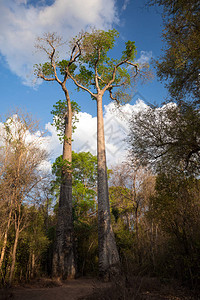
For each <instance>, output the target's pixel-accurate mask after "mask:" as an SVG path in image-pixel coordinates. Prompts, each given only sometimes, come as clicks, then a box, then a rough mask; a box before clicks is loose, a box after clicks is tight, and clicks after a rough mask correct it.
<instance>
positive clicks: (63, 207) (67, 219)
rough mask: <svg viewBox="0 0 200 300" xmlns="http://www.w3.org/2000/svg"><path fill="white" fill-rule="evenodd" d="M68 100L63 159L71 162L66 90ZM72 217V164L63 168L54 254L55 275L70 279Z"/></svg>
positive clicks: (73, 271)
mask: <svg viewBox="0 0 200 300" xmlns="http://www.w3.org/2000/svg"><path fill="white" fill-rule="evenodd" d="M65 95H66V99H67V102H68V111H67V114H66V118H65V137H64V142H63V160H67V161H68V162H69V164H71V161H72V110H71V102H70V99H69V95H68V92H67V91H65ZM73 235H74V234H73V219H72V173H71V165H69V166H68V167H64V168H63V170H62V178H61V187H60V199H59V208H58V221H57V228H56V239H55V247H54V254H53V264H52V275H53V277H57V278H62V279H69V278H74V277H75V275H76V262H75V255H74V237H73Z"/></svg>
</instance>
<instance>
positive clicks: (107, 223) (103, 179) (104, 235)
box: [97, 95, 119, 279]
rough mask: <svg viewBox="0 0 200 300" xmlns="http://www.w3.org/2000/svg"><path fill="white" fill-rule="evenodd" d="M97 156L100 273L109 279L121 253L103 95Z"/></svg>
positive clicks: (98, 99)
mask: <svg viewBox="0 0 200 300" xmlns="http://www.w3.org/2000/svg"><path fill="white" fill-rule="evenodd" d="M97 158H98V243H99V275H100V276H102V277H104V278H105V279H108V278H109V277H110V276H111V275H112V274H113V273H114V274H115V273H118V272H119V255H118V251H117V247H116V243H115V237H114V233H113V230H112V226H111V216H110V205H109V193H108V180H107V166H106V152H105V137H104V122H103V108H102V95H100V96H99V97H98V98H97Z"/></svg>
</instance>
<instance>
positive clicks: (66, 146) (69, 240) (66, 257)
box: [35, 33, 79, 278]
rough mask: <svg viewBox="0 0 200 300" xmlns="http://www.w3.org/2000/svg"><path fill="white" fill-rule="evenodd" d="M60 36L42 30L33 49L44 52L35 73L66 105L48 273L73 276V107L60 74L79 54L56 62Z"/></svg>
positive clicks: (60, 41)
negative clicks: (60, 93) (57, 90)
mask: <svg viewBox="0 0 200 300" xmlns="http://www.w3.org/2000/svg"><path fill="white" fill-rule="evenodd" d="M63 44H64V43H63V42H62V39H61V37H59V36H57V35H56V34H55V33H46V34H44V36H43V37H41V38H38V40H37V44H36V48H37V49H39V50H41V51H43V52H45V53H46V54H47V57H48V61H47V62H46V63H44V64H37V65H35V74H36V75H37V77H38V78H41V79H43V80H45V81H48V82H54V81H55V82H56V83H57V84H59V85H60V87H61V89H62V91H63V92H64V94H65V98H66V103H67V106H65V108H66V111H65V112H64V115H63V116H62V117H63V119H62V120H64V124H63V121H62V126H63V129H64V138H63V154H62V155H63V161H66V162H67V163H68V166H67V167H66V165H65V166H64V165H63V169H62V183H61V186H60V200H59V209H58V221H57V228H56V240H55V251H54V255H53V267H52V275H53V276H54V277H62V278H74V277H75V274H76V263H75V254H74V245H73V221H72V174H71V167H70V165H71V162H72V129H73V128H72V127H73V125H72V118H73V110H72V103H71V100H70V96H69V91H68V89H67V87H66V83H67V80H68V78H69V76H68V74H67V73H66V72H65V73H64V74H63V69H65V67H66V66H67V67H68V68H69V69H70V71H71V72H72V73H73V71H74V69H75V67H74V65H72V62H73V61H74V60H75V59H76V58H77V57H78V56H79V51H78V52H72V55H71V57H70V59H69V60H68V61H67V60H66V61H64V62H59V60H58V57H59V55H58V52H57V48H58V47H60V46H62V45H63Z"/></svg>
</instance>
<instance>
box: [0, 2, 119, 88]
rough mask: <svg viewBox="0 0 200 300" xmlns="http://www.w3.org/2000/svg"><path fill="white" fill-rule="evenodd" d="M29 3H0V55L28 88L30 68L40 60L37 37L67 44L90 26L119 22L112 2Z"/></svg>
mask: <svg viewBox="0 0 200 300" xmlns="http://www.w3.org/2000/svg"><path fill="white" fill-rule="evenodd" d="M28 2H29V1H26V0H9V1H7V0H1V1H0V14H1V15H0V52H1V54H2V55H3V56H4V57H5V60H6V62H7V64H8V66H9V68H10V69H11V71H12V72H14V73H15V74H17V75H18V76H20V77H21V78H22V80H23V82H24V83H25V84H29V85H30V83H31V82H32V73H31V71H32V66H33V64H34V63H36V62H38V61H40V60H41V57H40V55H39V54H38V53H35V52H34V43H35V38H36V37H37V36H41V35H42V34H43V33H44V32H57V33H58V34H59V35H62V36H63V37H64V39H65V40H68V39H70V38H71V37H72V36H74V35H75V34H77V33H78V32H79V31H80V30H81V29H86V28H87V27H88V26H90V25H92V26H96V27H97V28H102V29H107V28H110V27H111V26H112V24H113V23H115V22H117V21H118V19H117V12H116V7H115V1H114V0H84V1H83V0H73V1H72V0H55V1H54V2H53V4H52V5H49V6H47V5H46V6H45V5H40V6H39V5H35V6H33V5H32V4H30V3H29V4H28ZM43 2H44V1H43ZM33 3H34V2H33ZM38 3H40V2H38ZM41 3H42V2H41ZM105 7H106V9H105Z"/></svg>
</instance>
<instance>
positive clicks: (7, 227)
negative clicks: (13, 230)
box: [0, 208, 12, 269]
mask: <svg viewBox="0 0 200 300" xmlns="http://www.w3.org/2000/svg"><path fill="white" fill-rule="evenodd" d="M11 216H12V208H10V212H9V216H8V223H7V226H6V231H5V234H4V240H3V246H2V250H1V257H0V269H1V266H2V263H3V260H4V255H5V251H6V245H7V240H8V231H9V228H10V223H11Z"/></svg>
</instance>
